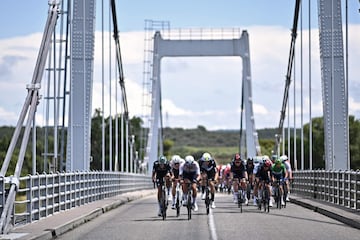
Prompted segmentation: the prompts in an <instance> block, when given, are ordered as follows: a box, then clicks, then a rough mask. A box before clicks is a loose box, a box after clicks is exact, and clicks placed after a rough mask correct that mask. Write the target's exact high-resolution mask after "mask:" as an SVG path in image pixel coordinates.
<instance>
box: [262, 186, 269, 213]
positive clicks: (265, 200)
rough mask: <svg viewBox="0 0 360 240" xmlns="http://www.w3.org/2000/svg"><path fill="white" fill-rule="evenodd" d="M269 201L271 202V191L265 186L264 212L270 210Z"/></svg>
mask: <svg viewBox="0 0 360 240" xmlns="http://www.w3.org/2000/svg"><path fill="white" fill-rule="evenodd" d="M269 202H270V196H269V192H268V190H267V188H266V187H265V189H264V190H263V205H264V212H269V211H270V206H269Z"/></svg>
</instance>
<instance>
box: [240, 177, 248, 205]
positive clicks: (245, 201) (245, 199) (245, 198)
mask: <svg viewBox="0 0 360 240" xmlns="http://www.w3.org/2000/svg"><path fill="white" fill-rule="evenodd" d="M240 186H241V189H242V193H243V196H242V199H243V200H244V203H245V204H248V198H247V194H246V190H247V182H246V178H241V180H240Z"/></svg>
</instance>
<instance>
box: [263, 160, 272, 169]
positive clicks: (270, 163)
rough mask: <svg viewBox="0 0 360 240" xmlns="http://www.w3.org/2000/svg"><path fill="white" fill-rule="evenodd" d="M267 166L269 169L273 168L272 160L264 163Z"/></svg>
mask: <svg viewBox="0 0 360 240" xmlns="http://www.w3.org/2000/svg"><path fill="white" fill-rule="evenodd" d="M264 164H265V166H267V167H271V165H272V162H271V161H270V159H266V160H265V162H264Z"/></svg>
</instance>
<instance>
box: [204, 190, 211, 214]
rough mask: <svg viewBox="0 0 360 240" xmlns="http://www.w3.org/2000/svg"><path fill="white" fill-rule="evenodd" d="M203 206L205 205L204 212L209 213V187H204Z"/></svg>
mask: <svg viewBox="0 0 360 240" xmlns="http://www.w3.org/2000/svg"><path fill="white" fill-rule="evenodd" d="M205 206H206V214H209V213H210V191H209V187H206V189H205Z"/></svg>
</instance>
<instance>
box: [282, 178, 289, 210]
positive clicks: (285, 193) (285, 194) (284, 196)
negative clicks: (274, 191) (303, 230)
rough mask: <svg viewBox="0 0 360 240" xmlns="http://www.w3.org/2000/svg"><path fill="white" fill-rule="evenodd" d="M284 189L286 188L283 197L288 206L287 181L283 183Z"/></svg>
mask: <svg viewBox="0 0 360 240" xmlns="http://www.w3.org/2000/svg"><path fill="white" fill-rule="evenodd" d="M283 189H284V195H283V199H284V203H285V205H284V207H286V199H287V196H288V191H289V189H288V186H287V185H286V183H283Z"/></svg>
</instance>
